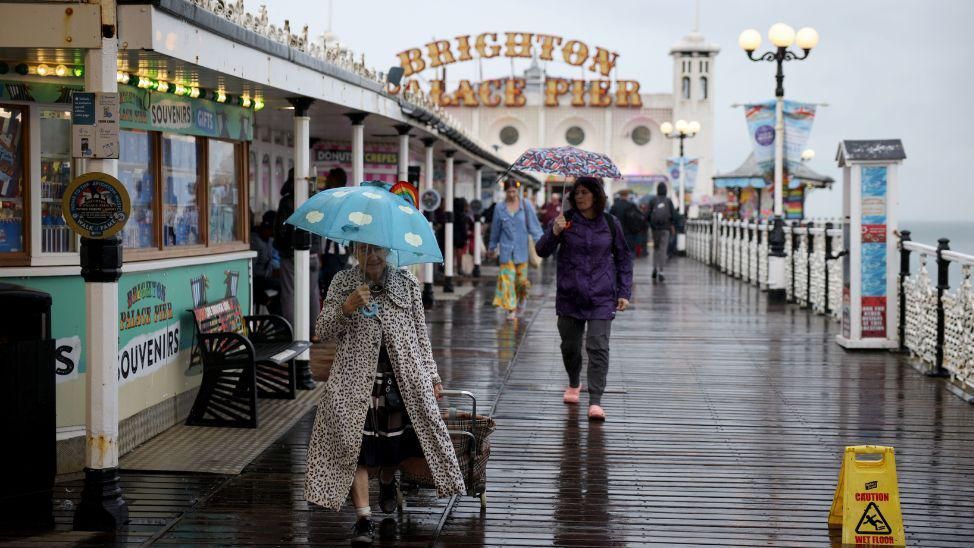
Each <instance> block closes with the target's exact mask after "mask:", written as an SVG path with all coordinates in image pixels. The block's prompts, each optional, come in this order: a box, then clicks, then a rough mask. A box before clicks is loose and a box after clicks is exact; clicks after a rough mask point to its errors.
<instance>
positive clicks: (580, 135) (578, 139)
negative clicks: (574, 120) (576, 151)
mask: <svg viewBox="0 0 974 548" xmlns="http://www.w3.org/2000/svg"><path fill="white" fill-rule="evenodd" d="M565 141H567V142H568V144H570V145H572V146H578V145H580V144H582V142H584V141H585V131H584V130H583V129H582V128H580V127H578V126H572V127H570V128H568V131H566V132H565Z"/></svg>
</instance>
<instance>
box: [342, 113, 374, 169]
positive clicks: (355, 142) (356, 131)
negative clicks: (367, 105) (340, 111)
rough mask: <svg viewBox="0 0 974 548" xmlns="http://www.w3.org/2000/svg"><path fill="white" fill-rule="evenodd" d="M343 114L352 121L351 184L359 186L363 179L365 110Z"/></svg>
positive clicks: (366, 114)
mask: <svg viewBox="0 0 974 548" xmlns="http://www.w3.org/2000/svg"><path fill="white" fill-rule="evenodd" d="M345 116H347V117H348V119H349V120H351V122H352V184H350V185H349V186H359V185H360V184H362V181H364V180H365V117H366V116H368V113H366V112H350V113H348V114H346V115H345Z"/></svg>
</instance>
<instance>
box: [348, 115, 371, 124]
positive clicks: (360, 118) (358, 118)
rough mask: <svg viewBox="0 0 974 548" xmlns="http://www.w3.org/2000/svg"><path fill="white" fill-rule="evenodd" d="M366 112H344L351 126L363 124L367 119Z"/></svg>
mask: <svg viewBox="0 0 974 548" xmlns="http://www.w3.org/2000/svg"><path fill="white" fill-rule="evenodd" d="M368 116H369V113H368V112H346V113H345V117H346V118H348V119H349V120H350V121H351V122H352V125H353V126H360V125H362V124H364V123H365V119H366V118H368Z"/></svg>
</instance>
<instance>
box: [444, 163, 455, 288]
mask: <svg viewBox="0 0 974 548" xmlns="http://www.w3.org/2000/svg"><path fill="white" fill-rule="evenodd" d="M455 154H456V151H455V150H447V151H446V192H445V194H446V197H445V198H444V200H446V204H445V205H446V207H445V209H446V228H444V229H443V240H444V243H443V250H444V255H446V256H445V257H444V258H443V259H444V261H445V263H446V264H444V265H443V266H444V267H445V268H444V270H443V292H444V293H453V191H454V189H453V164H454V161H455V160H454V159H453V156H454V155H455Z"/></svg>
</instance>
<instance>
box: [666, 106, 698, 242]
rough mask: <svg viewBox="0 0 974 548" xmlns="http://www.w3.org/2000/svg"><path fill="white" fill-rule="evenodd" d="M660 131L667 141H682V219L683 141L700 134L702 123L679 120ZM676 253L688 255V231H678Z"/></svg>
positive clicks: (683, 186)
mask: <svg viewBox="0 0 974 548" xmlns="http://www.w3.org/2000/svg"><path fill="white" fill-rule="evenodd" d="M659 130H660V132H662V133H663V136H664V137H666V138H667V139H679V140H680V192H679V195H678V198H679V205H678V207H679V211H680V217H681V218H682V217H684V214H685V205H684V204H685V203H686V201H685V200H686V199H685V197H684V195H685V193H686V171H687V165H686V163H687V162H686V156H685V155H684V154H683V141H685V140H686V139H692V138H693V137H695V136H696V135H697V134H698V133H700V122H697V121H693V122H687V121H686V120H677V121H676V125H675V126H674V125H673V124H671V123H669V122H663V123H662V124H660V126H659ZM681 226H686V225H685V224H682V225H681ZM676 253H677V255H686V254H687V236H686V230H685V229H683V228H681V229H680V230H678V231H677V234H676Z"/></svg>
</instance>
